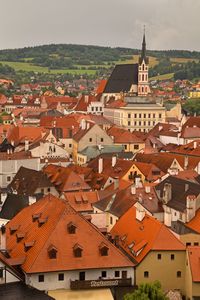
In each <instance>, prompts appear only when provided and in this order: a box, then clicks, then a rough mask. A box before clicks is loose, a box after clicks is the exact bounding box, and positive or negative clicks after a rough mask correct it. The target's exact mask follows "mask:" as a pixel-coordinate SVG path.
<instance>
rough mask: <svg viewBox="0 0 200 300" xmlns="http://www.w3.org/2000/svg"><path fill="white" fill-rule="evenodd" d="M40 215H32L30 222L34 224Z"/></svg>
mask: <svg viewBox="0 0 200 300" xmlns="http://www.w3.org/2000/svg"><path fill="white" fill-rule="evenodd" d="M41 215H42V213H37V214H33V215H32V221H33V222H35V221H37V220H38V219H39V218H40V217H41Z"/></svg>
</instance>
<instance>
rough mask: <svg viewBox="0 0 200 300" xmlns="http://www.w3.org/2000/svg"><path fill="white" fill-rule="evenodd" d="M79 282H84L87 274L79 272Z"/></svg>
mask: <svg viewBox="0 0 200 300" xmlns="http://www.w3.org/2000/svg"><path fill="white" fill-rule="evenodd" d="M79 280H80V281H84V280H85V272H79Z"/></svg>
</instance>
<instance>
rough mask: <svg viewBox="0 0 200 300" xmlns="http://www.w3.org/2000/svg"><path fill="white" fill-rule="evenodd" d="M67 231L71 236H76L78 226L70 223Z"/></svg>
mask: <svg viewBox="0 0 200 300" xmlns="http://www.w3.org/2000/svg"><path fill="white" fill-rule="evenodd" d="M67 230H68V233H69V234H75V233H76V225H75V224H74V223H72V222H70V223H69V224H68V225H67Z"/></svg>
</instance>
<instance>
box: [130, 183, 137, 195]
mask: <svg viewBox="0 0 200 300" xmlns="http://www.w3.org/2000/svg"><path fill="white" fill-rule="evenodd" d="M135 194H136V186H135V184H132V186H131V195H135Z"/></svg>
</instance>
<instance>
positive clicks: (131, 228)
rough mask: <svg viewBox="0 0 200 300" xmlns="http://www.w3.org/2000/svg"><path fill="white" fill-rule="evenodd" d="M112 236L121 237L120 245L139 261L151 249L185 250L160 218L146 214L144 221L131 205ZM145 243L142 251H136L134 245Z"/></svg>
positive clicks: (115, 227) (113, 230) (114, 228)
mask: <svg viewBox="0 0 200 300" xmlns="http://www.w3.org/2000/svg"><path fill="white" fill-rule="evenodd" d="M111 234H112V236H113V237H114V236H118V237H119V244H120V246H121V247H122V248H123V249H124V250H125V251H126V252H127V253H128V254H129V255H131V256H132V257H133V258H134V259H135V260H136V261H137V263H139V262H141V261H142V260H143V259H144V257H145V256H146V255H147V254H148V252H149V251H152V250H157V251H162V250H163V251H166V250H171V251H172V250H185V246H184V245H183V244H182V243H181V242H180V241H179V240H178V239H177V238H176V237H175V236H174V235H173V233H172V232H171V231H170V230H169V229H168V228H167V227H166V226H165V225H164V224H162V223H160V222H159V221H158V220H156V219H154V218H153V217H151V216H148V215H145V216H144V218H143V220H142V221H138V220H137V219H136V208H135V207H131V208H130V209H129V210H128V211H127V212H126V213H125V214H124V215H123V216H122V217H121V218H120V219H119V220H118V222H117V223H116V224H115V225H114V227H113V228H112V230H111ZM141 243H143V248H141V249H140V250H141V252H138V253H134V247H135V248H137V246H138V245H141Z"/></svg>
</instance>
